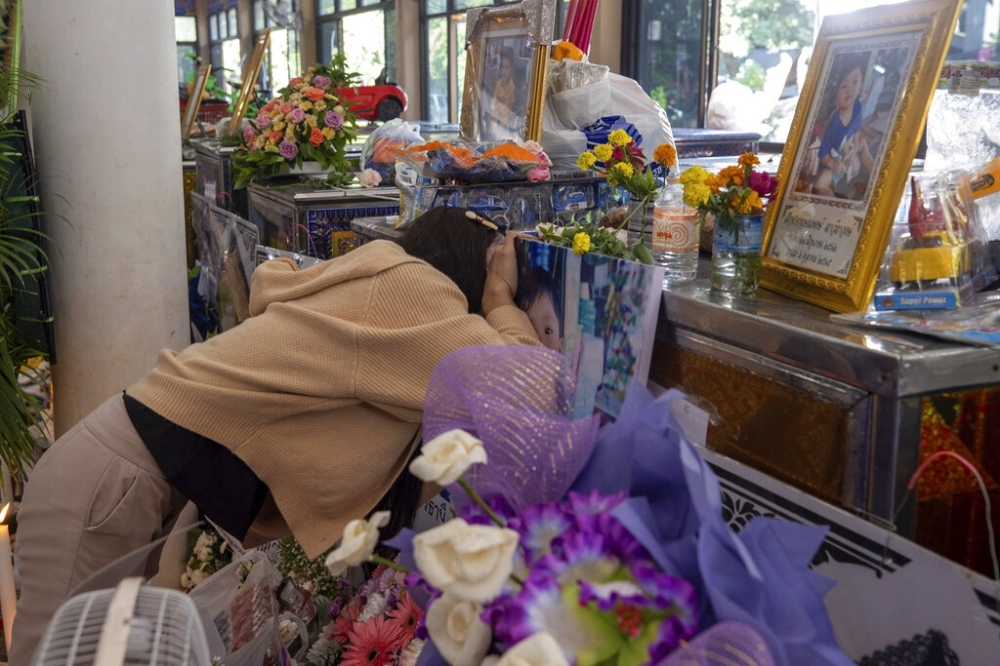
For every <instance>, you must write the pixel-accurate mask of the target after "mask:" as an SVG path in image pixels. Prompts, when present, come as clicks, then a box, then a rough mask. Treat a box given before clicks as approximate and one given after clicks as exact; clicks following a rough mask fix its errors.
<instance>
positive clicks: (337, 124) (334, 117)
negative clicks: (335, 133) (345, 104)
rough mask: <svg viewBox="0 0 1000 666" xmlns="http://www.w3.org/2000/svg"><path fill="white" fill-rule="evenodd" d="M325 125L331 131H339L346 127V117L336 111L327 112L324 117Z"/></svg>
mask: <svg viewBox="0 0 1000 666" xmlns="http://www.w3.org/2000/svg"><path fill="white" fill-rule="evenodd" d="M323 123H324V124H325V125H326V126H327V127H329V128H330V129H335V130H338V129H340V128H341V127H343V126H344V116H342V115H340V114H339V113H337V112H336V111H327V112H326V115H325V116H323Z"/></svg>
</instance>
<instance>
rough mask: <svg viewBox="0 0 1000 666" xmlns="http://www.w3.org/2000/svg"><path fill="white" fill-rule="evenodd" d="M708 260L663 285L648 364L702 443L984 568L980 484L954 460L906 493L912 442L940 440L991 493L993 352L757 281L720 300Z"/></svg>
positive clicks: (996, 387)
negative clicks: (857, 322)
mask: <svg viewBox="0 0 1000 666" xmlns="http://www.w3.org/2000/svg"><path fill="white" fill-rule="evenodd" d="M710 263H711V262H710V260H709V259H708V258H707V257H704V256H703V257H702V258H701V260H700V264H699V272H698V277H697V278H696V279H695V281H694V282H692V283H689V284H687V285H684V286H680V287H672V288H670V289H667V290H665V291H664V292H663V308H662V309H661V312H660V323H659V325H658V327H657V341H656V346H655V348H654V350H653V356H652V361H651V368H650V380H651V381H653V382H655V383H657V384H659V385H661V386H667V387H671V386H676V387H678V388H680V389H682V390H684V391H685V392H686V393H688V394H689V395H690V396H692V401H693V402H695V403H696V404H698V405H699V406H701V407H702V408H704V409H705V410H706V411H708V412H709V414H710V417H711V424H710V426H709V430H708V442H707V443H708V446H709V448H711V449H714V450H716V451H719V452H720V453H722V454H724V455H726V456H729V457H731V458H733V459H735V460H738V461H740V462H742V463H744V464H746V465H749V466H750V467H753V468H755V469H758V470H760V471H762V472H764V473H766V474H768V475H770V476H773V477H775V478H777V479H779V480H781V481H783V482H785V483H788V484H790V485H792V486H795V487H797V488H799V489H801V490H804V491H806V492H808V493H810V494H812V495H814V496H816V497H819V498H821V499H823V500H826V501H828V502H830V503H832V504H834V505H838V506H842V507H845V508H847V509H849V510H853V511H855V512H856V513H859V514H860V515H862V516H864V517H866V518H868V519H869V520H872V521H873V522H876V523H880V524H882V525H886V524H894V525H895V526H896V529H898V530H899V532H900V533H901V534H902V535H904V536H906V537H909V538H915V540H916V541H917V542H918V543H921V545H925V546H927V547H928V548H930V549H931V550H934V551H936V552H939V553H940V554H942V555H944V556H946V557H949V558H950V559H953V560H955V561H958V562H960V563H962V564H965V565H966V566H969V567H971V568H974V569H977V570H980V571H982V572H988V571H989V569H990V568H991V567H990V564H989V557H988V551H987V549H986V542H985V535H984V532H985V530H983V529H982V527H983V525H982V521H983V517H982V515H983V514H982V508H981V507H982V505H981V500H978V501H979V502H980V504H979V508H978V510H975V507H976V501H977V500H976V498H977V497H978V496H979V491H978V489H977V488H976V487H975V486H974V485H970V484H969V478H971V477H964V476H963V473H962V472H960V471H958V470H957V464H956V469H953V468H950V467H947V465H946V464H944V463H942V465H941V466H935V467H938V469H937V471H935V467H932V468H930V469H929V470H928V472H927V473H926V474H925V475H924V476H923V477H921V481H920V485H919V495H918V497H919V502H915V501H913V499H912V498H911V499H910V500H909V501H907V502H906V503H905V505H904V503H903V499H904V496H905V494H906V485H907V483H908V481H909V479H910V477H911V476H912V474H913V473H914V471H915V470H916V468H917V466H918V464H919V462H920V460H921V452H922V450H923V451H924V453H925V454H927V453H929V452H933V451H934V450H937V449H942V448H945V449H947V448H950V449H953V450H957V451H959V452H961V453H962V455H964V456H966V457H970V458H971V459H972V461H973V462H974V464H977V466H979V468H980V469H981V470H985V471H986V474H984V476H985V477H986V482H987V484H988V486H989V487H991V495H992V501H993V502H994V503H995V502H997V501H998V500H1000V490H998V488H997V483H996V479H997V478H1000V469H998V468H1000V450H998V446H997V444H998V440H1000V436H998V435H997V432H998V431H1000V352H998V351H994V350H989V349H985V348H978V347H972V346H965V345H958V344H953V343H948V342H944V341H939V340H936V339H934V338H930V337H924V336H920V335H913V334H907V333H902V332H892V331H886V330H884V329H879V330H876V329H870V328H861V327H852V326H846V325H843V324H839V323H835V322H832V321H830V319H829V314H830V313H829V312H828V311H826V310H823V309H821V308H818V307H816V306H812V305H809V304H806V303H801V302H798V301H793V300H791V299H788V298H786V297H784V296H781V295H778V294H775V293H771V292H768V291H765V290H761V291H759V292H758V293H757V297H756V300H741V299H728V298H727V297H725V296H722V295H721V294H719V293H717V292H715V293H713V292H712V291H711V289H710V283H709V278H708V276H709V271H710ZM963 414H964V415H963ZM932 472H933V473H932ZM994 521H995V522H997V526H998V527H1000V521H997V516H994Z"/></svg>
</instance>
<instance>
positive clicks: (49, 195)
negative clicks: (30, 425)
mask: <svg viewBox="0 0 1000 666" xmlns="http://www.w3.org/2000/svg"><path fill="white" fill-rule="evenodd" d="M23 6H24V33H23V34H24V46H25V53H24V59H23V60H22V67H23V68H24V69H25V70H27V71H29V72H32V73H34V74H36V75H37V76H39V77H40V78H41V79H42V83H41V85H40V86H39V88H38V89H37V90H36V91H35V92H34V93H33V96H32V99H31V106H30V109H31V118H32V123H33V138H34V142H35V155H36V160H37V164H38V170H39V176H40V189H41V193H42V197H43V200H42V204H43V206H44V209H45V211H46V213H47V218H46V231H47V233H48V234H49V235H50V236H51V237H52V241H53V242H52V243H51V246H50V249H49V256H50V258H51V260H52V283H51V284H52V292H53V293H52V305H53V311H54V315H55V342H56V352H57V360H58V363H57V364H55V365H54V366H53V389H54V393H55V399H54V410H55V431H56V435H57V436H58V435H59V434H61V433H63V432H65V431H66V430H67V429H68V428H70V427H71V426H72V425H73V424H74V423H76V422H77V421H78V420H79V419H80V418H82V417H83V416H85V415H86V414H87V413H88V412H90V411H91V410H92V409H93V408H94V407H96V406H97V405H98V404H100V403H101V402H102V401H103V400H105V399H106V398H108V397H110V396H111V395H113V394H114V393H115V392H117V391H121V390H122V389H123V388H125V387H126V386H127V385H128V384H129V383H130V382H132V381H134V380H136V379H138V378H139V377H141V376H142V375H143V374H145V373H146V372H147V371H148V370H149V369H150V368H151V367H152V366H153V363H154V361H155V359H156V355H157V353H158V351H159V350H160V349H161V348H162V347H172V348H175V349H180V348H182V347H184V346H185V345H187V343H188V341H189V340H190V326H189V323H188V310H187V289H186V275H185V269H186V264H185V246H184V202H183V182H182V175H181V173H182V172H181V140H180V113H179V110H178V98H177V55H176V43H175V38H174V17H173V14H174V5H173V3H172V2H169V0H145V1H143V2H136V1H135V0H90V1H88V2H66V0H31V2H26V3H24V5H23Z"/></svg>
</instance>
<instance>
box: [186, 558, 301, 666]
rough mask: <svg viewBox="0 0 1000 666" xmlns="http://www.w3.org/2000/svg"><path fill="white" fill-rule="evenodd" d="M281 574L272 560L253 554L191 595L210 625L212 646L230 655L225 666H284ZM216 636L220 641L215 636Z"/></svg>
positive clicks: (206, 627) (203, 583) (223, 658)
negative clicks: (280, 626) (279, 665)
mask: <svg viewBox="0 0 1000 666" xmlns="http://www.w3.org/2000/svg"><path fill="white" fill-rule="evenodd" d="M280 583H281V574H280V573H278V570H277V569H275V568H274V565H273V564H271V561H270V560H269V559H268V558H267V555H265V554H264V553H262V552H260V551H258V550H252V551H250V552H248V553H247V554H246V555H244V556H243V557H242V558H240V559H239V560H236V561H234V562H232V563H230V564H228V565H226V566H225V567H223V568H222V569H219V570H218V571H216V572H215V573H214V574H212V575H211V576H209V577H208V578H207V579H206V580H204V581H203V582H201V583H199V584H198V585H196V586H195V588H194V589H193V590H191V593H190V597H191V599H192V601H194V603H195V606H197V607H198V610H199V612H200V613H201V616H202V619H203V620H205V633H206V634H207V635H208V638H209V644H210V645H214V646H216V647H217V646H219V644H220V642H221V645H222V647H223V648H224V649H225V654H224V655H213V656H222V661H221V664H223V666H228V665H231V666H237V665H244V664H255V665H256V664H275V663H278V662H277V660H278V650H279V649H280V647H279V641H278V625H277V618H278V600H277V596H276V591H277V587H278V585H279V584H280ZM213 634H214V635H213Z"/></svg>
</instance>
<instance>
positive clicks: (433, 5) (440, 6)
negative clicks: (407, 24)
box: [424, 0, 448, 14]
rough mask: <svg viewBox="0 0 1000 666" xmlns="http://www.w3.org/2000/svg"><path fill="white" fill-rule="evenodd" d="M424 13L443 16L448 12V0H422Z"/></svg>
mask: <svg viewBox="0 0 1000 666" xmlns="http://www.w3.org/2000/svg"><path fill="white" fill-rule="evenodd" d="M424 11H426V12H427V13H428V14H444V13H445V12H446V11H448V0H424Z"/></svg>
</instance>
